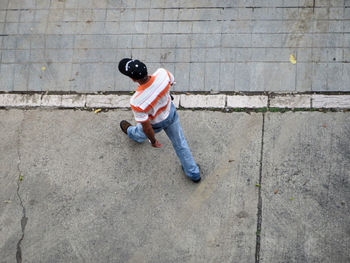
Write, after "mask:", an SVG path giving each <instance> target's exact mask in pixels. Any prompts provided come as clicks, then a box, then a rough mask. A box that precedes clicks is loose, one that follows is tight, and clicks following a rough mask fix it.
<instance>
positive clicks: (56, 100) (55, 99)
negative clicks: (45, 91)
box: [40, 95, 62, 107]
mask: <svg viewBox="0 0 350 263" xmlns="http://www.w3.org/2000/svg"><path fill="white" fill-rule="evenodd" d="M40 106H41V107H61V106H62V96H61V95H43V96H42V98H41V101H40Z"/></svg>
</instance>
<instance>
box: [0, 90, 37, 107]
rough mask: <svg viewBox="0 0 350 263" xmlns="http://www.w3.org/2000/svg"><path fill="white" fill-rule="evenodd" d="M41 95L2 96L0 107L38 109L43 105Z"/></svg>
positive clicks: (0, 97)
mask: <svg viewBox="0 0 350 263" xmlns="http://www.w3.org/2000/svg"><path fill="white" fill-rule="evenodd" d="M40 97H41V95H40V94H6V93H2V94H0V107H8V106H11V107H26V106H29V107H37V106H40V105H41V99H40Z"/></svg>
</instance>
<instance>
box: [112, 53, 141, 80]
mask: <svg viewBox="0 0 350 263" xmlns="http://www.w3.org/2000/svg"><path fill="white" fill-rule="evenodd" d="M118 68H119V71H120V72H121V73H122V74H124V75H126V76H128V77H130V78H132V79H136V80H138V79H142V78H144V77H145V76H147V67H146V65H145V64H143V63H142V62H141V61H139V60H137V59H131V58H123V59H122V60H121V61H120V62H119V66H118Z"/></svg>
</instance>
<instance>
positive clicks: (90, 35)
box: [0, 0, 350, 92]
mask: <svg viewBox="0 0 350 263" xmlns="http://www.w3.org/2000/svg"><path fill="white" fill-rule="evenodd" d="M314 3H315V5H314ZM0 51H1V56H0V57H1V60H0V61H1V65H0V90H2V91H47V90H48V91H76V92H95V91H127V90H133V89H134V87H133V84H132V82H130V81H129V80H128V79H126V78H125V77H123V76H122V75H121V74H120V73H119V72H118V70H117V65H118V62H119V60H120V59H121V58H123V57H131V56H132V57H134V58H138V59H140V60H143V61H145V62H146V63H147V65H148V67H149V71H154V70H156V69H157V68H158V67H165V68H167V69H169V70H170V71H172V72H173V73H174V74H175V77H176V81H177V86H176V87H175V88H174V89H175V91H269V92H305V91H350V64H349V61H350V1H349V0H316V1H313V0H269V1H258V0H245V1H243V0H222V1H219V0H211V1H207V0H201V1H199V0H197V1H194V0H192V1H185V0H175V1H165V0H128V1H122V0H2V1H0ZM290 55H293V56H294V57H295V58H296V64H293V63H291V61H290Z"/></svg>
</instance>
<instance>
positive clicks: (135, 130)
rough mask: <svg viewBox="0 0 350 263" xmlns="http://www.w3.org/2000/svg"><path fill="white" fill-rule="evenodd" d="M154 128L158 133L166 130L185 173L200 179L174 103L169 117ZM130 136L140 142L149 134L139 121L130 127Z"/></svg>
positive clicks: (192, 177)
mask: <svg viewBox="0 0 350 263" xmlns="http://www.w3.org/2000/svg"><path fill="white" fill-rule="evenodd" d="M152 128H153V130H154V132H155V133H158V132H160V131H161V130H164V131H165V133H166V135H167V136H168V137H169V139H170V141H171V143H172V144H173V147H174V149H175V152H176V154H177V157H179V159H180V162H181V165H182V167H183V169H184V172H185V174H186V175H187V176H188V177H189V178H191V179H193V180H197V179H199V178H200V173H199V168H198V166H197V164H196V163H195V161H194V159H193V156H192V153H191V150H190V148H189V147H188V144H187V142H186V139H185V136H184V134H183V131H182V128H181V125H180V122H179V116H178V114H177V112H176V108H175V106H174V104H173V103H171V109H170V113H169V116H168V118H166V119H165V120H164V121H161V122H159V123H157V124H154V125H152ZM128 136H129V138H130V139H132V140H134V141H136V142H138V143H142V142H144V141H145V140H146V139H147V136H146V135H145V133H144V132H143V129H142V125H141V124H140V123H138V124H137V125H136V126H130V127H129V128H128Z"/></svg>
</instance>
